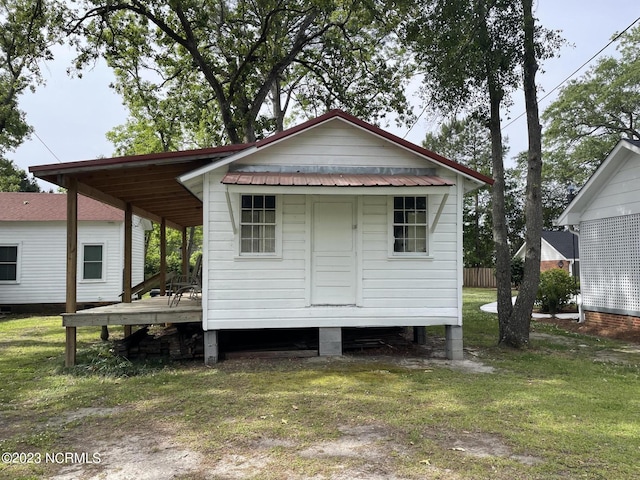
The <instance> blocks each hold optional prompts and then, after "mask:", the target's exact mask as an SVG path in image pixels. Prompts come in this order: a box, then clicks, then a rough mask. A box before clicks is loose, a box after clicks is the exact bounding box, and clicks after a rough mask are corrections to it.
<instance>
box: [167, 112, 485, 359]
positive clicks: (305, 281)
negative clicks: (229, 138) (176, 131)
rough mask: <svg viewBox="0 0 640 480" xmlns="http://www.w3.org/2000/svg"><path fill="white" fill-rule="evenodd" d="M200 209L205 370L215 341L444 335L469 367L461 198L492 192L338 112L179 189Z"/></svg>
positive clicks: (201, 173)
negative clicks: (393, 332) (378, 331)
mask: <svg viewBox="0 0 640 480" xmlns="http://www.w3.org/2000/svg"><path fill="white" fill-rule="evenodd" d="M179 180H180V181H181V182H182V183H183V184H184V185H185V186H186V187H187V188H188V189H189V190H191V192H192V193H193V194H194V195H196V196H197V197H198V198H200V199H201V200H202V202H203V216H204V220H203V222H204V227H203V232H204V240H203V245H208V248H204V249H203V250H204V252H203V265H204V268H203V279H202V282H203V300H202V304H203V327H204V330H205V361H207V362H214V361H216V359H217V355H218V348H217V340H218V336H217V332H218V331H219V330H227V329H261V328H297V327H317V328H319V332H320V354H321V355H332V354H340V353H341V352H342V343H341V327H372V326H416V327H419V326H428V325H445V326H446V335H447V356H448V357H449V358H462V283H463V281H462V271H463V261H462V206H463V195H464V194H465V193H466V192H468V191H470V190H472V189H475V188H478V187H480V186H482V185H484V184H485V183H492V180H491V179H490V178H488V177H485V176H483V175H481V174H479V173H477V172H475V171H473V170H470V169H468V168H466V167H464V166H462V165H460V164H458V163H455V162H452V161H450V160H448V159H445V158H443V157H441V156H439V155H437V154H435V153H433V152H431V151H428V150H426V149H423V148H421V147H418V146H416V145H414V144H412V143H409V142H407V141H405V140H402V139H400V138H399V137H396V136H394V135H391V134H389V133H387V132H385V131H383V130H381V129H379V128H377V127H374V126H372V125H370V124H368V123H365V122H363V121H361V120H358V119H357V118H355V117H352V116H350V115H348V114H346V113H344V112H341V111H337V110H336V111H331V112H329V113H327V114H325V115H323V116H321V117H319V118H317V119H315V120H312V121H309V122H306V123H304V124H302V125H299V126H297V127H295V128H292V129H289V130H287V131H285V132H282V133H280V134H277V135H275V136H272V137H269V138H267V139H265V140H262V141H258V142H256V143H255V144H252V145H249V146H247V148H246V149H243V150H242V151H239V152H236V153H233V154H231V155H230V156H228V157H226V158H223V159H220V160H217V161H215V162H213V163H211V164H209V165H206V166H204V167H202V168H199V169H197V170H195V171H193V172H190V173H187V174H184V175H182V176H181V177H179Z"/></svg>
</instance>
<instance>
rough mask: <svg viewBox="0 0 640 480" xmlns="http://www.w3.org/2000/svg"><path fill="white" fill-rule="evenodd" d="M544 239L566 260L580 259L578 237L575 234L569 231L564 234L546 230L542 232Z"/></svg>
mask: <svg viewBox="0 0 640 480" xmlns="http://www.w3.org/2000/svg"><path fill="white" fill-rule="evenodd" d="M542 239H543V240H545V241H546V242H547V243H548V244H549V245H551V246H552V247H553V248H555V249H556V250H557V251H558V252H559V253H560V254H561V255H562V256H563V257H564V258H566V259H574V258H580V251H579V250H578V235H576V234H575V233H573V232H570V231H568V230H564V231H562V232H552V231H548V230H545V231H543V232H542Z"/></svg>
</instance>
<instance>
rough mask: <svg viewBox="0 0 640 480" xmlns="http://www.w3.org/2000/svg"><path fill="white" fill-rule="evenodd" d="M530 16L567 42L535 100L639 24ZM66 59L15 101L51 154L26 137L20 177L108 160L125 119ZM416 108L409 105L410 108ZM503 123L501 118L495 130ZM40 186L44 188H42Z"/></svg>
mask: <svg viewBox="0 0 640 480" xmlns="http://www.w3.org/2000/svg"><path fill="white" fill-rule="evenodd" d="M536 9H537V10H536V15H537V17H538V18H539V20H540V23H541V24H542V25H544V26H545V27H546V28H551V29H557V30H561V31H562V35H563V36H564V38H565V39H566V40H567V41H568V42H569V45H568V46H567V47H565V48H563V49H562V51H561V55H560V57H559V58H557V59H553V60H549V61H547V62H546V63H545V64H544V65H543V66H542V69H543V70H544V71H542V72H539V73H538V77H537V78H538V83H539V85H540V87H541V89H542V90H540V91H539V92H538V97H539V98H541V97H542V96H543V95H545V94H546V93H547V92H549V91H550V90H552V89H553V88H554V87H556V86H557V85H558V84H560V83H561V82H562V81H563V80H564V79H565V78H566V77H567V76H568V75H570V74H571V73H572V72H574V71H575V70H576V69H577V68H579V67H580V66H581V65H582V64H583V63H585V62H586V61H588V60H589V59H590V58H591V57H592V56H593V55H594V54H596V53H597V52H598V51H599V50H600V49H601V48H602V47H604V46H605V45H606V44H607V43H608V42H609V40H610V38H611V36H612V35H613V34H614V33H616V32H620V31H622V30H624V29H625V28H627V26H629V25H630V24H631V23H632V22H634V20H636V19H637V18H638V17H640V2H639V1H638V0H608V1H603V0H539V1H538V2H537V7H536ZM615 46H616V45H611V46H610V47H609V48H607V49H606V50H605V51H604V52H603V53H602V55H614V54H615V53H616V51H615ZM73 56H74V53H73V52H72V51H71V50H69V49H68V48H67V47H61V48H59V49H58V50H57V51H56V58H55V61H53V62H50V63H48V64H47V65H46V66H45V68H44V70H43V73H44V77H45V80H46V85H45V86H40V87H38V88H37V90H36V92H35V93H25V94H24V95H23V96H22V97H21V98H20V108H21V109H22V110H24V111H25V112H26V114H27V121H28V122H29V124H31V125H32V126H33V127H34V129H35V133H36V134H37V136H38V137H39V138H40V139H42V141H43V142H44V143H45V144H46V145H47V147H48V148H49V149H51V151H52V152H53V153H51V152H49V151H48V150H47V147H45V145H43V143H42V142H40V140H38V138H37V137H36V136H35V135H32V137H31V139H30V140H28V141H27V142H25V143H24V144H23V145H21V146H20V147H19V148H18V149H17V150H16V151H15V152H9V153H8V154H7V158H9V159H11V160H13V161H14V162H15V163H16V164H17V165H18V166H19V167H20V168H22V169H24V170H28V167H29V166H31V165H42V164H50V163H58V162H59V161H60V162H70V161H76V160H90V159H94V158H98V157H109V156H111V155H112V153H113V146H112V145H111V143H110V142H108V141H107V140H106V138H105V133H106V132H107V131H108V130H110V129H112V128H113V127H115V126H117V125H120V124H122V123H124V121H125V119H126V110H125V109H124V107H123V106H122V104H121V101H120V98H119V97H118V96H117V95H116V94H115V93H114V92H113V90H111V89H110V88H109V83H110V82H111V81H112V78H113V77H112V75H111V73H110V71H109V69H108V68H107V67H106V66H104V65H103V64H98V65H96V66H95V68H94V69H93V70H91V71H86V72H84V74H83V77H82V78H81V79H78V78H71V77H69V76H68V75H67V73H66V70H67V68H68V67H69V65H70V64H71V60H72V58H73ZM592 63H593V62H592ZM587 68H588V67H585V68H584V69H583V70H581V71H580V72H579V73H578V75H577V76H579V75H580V74H582V73H584V72H585V71H586V69H587ZM556 94H557V91H556V92H554V93H553V94H552V95H550V96H549V98H547V99H545V100H543V101H541V102H540V107H541V111H543V110H544V108H545V107H546V106H548V105H549V103H550V102H552V101H553V99H554V98H555V97H556ZM522 97H523V94H522V91H518V92H516V93H515V94H514V102H515V103H514V106H513V107H512V108H511V110H510V112H509V118H511V119H513V118H515V117H517V116H518V115H520V114H522V113H523V112H524V102H523V99H522ZM419 103H420V101H419V99H417V98H416V100H415V104H416V105H418V104H419ZM417 113H419V112H417ZM509 121H510V120H509V119H507V117H506V116H505V118H504V121H503V124H505V125H506V124H507V123H509ZM438 122H439V119H438V118H437V117H434V116H433V115H431V114H430V113H429V112H428V111H427V112H425V114H424V115H423V116H422V117H421V118H420V120H419V121H418V122H417V124H416V125H415V126H414V127H413V128H412V129H411V131H410V132H408V133H407V128H402V129H398V128H395V126H390V127H389V128H388V130H389V131H391V132H392V133H394V134H396V135H399V136H400V137H405V136H406V139H407V140H409V141H411V142H414V143H417V144H420V142H421V141H422V140H423V139H424V136H425V133H426V132H427V131H434V130H436V129H437V128H438ZM526 128H527V127H526V120H525V118H524V116H522V117H521V118H520V119H518V120H517V121H515V122H514V123H513V124H511V125H510V126H508V127H506V128H505V130H504V134H505V135H507V136H508V138H509V145H510V147H511V151H510V153H511V154H513V155H515V154H517V153H518V152H521V151H523V150H526V148H527V145H526ZM54 155H55V156H54ZM42 186H43V187H44V188H49V187H50V185H49V184H44V183H42Z"/></svg>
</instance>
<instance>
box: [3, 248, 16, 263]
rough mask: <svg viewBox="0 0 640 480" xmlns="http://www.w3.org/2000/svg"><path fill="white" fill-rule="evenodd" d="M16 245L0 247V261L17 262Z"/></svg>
mask: <svg viewBox="0 0 640 480" xmlns="http://www.w3.org/2000/svg"><path fill="white" fill-rule="evenodd" d="M17 261H18V247H16V246H10V247H0V262H17Z"/></svg>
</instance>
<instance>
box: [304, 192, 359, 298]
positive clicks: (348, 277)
mask: <svg viewBox="0 0 640 480" xmlns="http://www.w3.org/2000/svg"><path fill="white" fill-rule="evenodd" d="M312 217H313V220H312V222H313V230H312V247H311V303H312V304H313V305H355V303H356V255H355V243H356V235H355V233H356V206H355V199H353V198H349V197H327V198H322V199H317V200H316V201H314V202H313V207H312Z"/></svg>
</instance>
